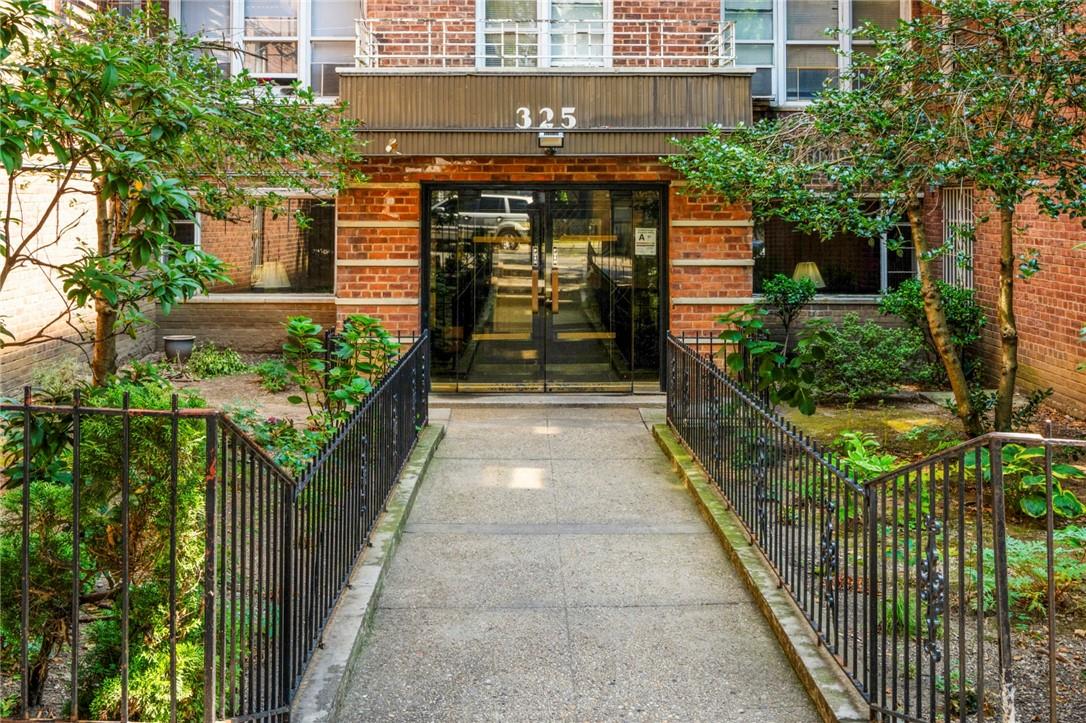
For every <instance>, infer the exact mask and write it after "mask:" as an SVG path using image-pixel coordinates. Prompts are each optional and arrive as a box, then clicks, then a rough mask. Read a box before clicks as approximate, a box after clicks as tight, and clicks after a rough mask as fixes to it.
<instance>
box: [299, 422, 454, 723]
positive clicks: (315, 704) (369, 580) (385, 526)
mask: <svg viewBox="0 0 1086 723" xmlns="http://www.w3.org/2000/svg"><path fill="white" fill-rule="evenodd" d="M444 436H445V425H444V424H433V423H431V425H429V426H427V427H426V428H425V429H423V430H422V432H420V433H419V438H418V441H417V442H416V444H415V449H414V450H413V451H412V452H411V456H410V457H409V458H408V460H407V464H406V465H404V469H403V472H402V473H401V474H400V479H399V480H398V481H397V484H396V487H395V488H394V490H393V493H392V495H390V497H389V499H388V504H387V505H386V506H385V512H384V513H383V514H382V515H381V518H380V519H379V520H378V521H377V524H376V525H375V527H374V532H373V536H372V538H371V539H370V547H369V548H368V549H367V550H366V553H365V554H364V555H363V556H362V557H361V559H359V561H358V562H357V563H356V564H355V567H354V570H352V571H351V577H350V581H349V582H348V584H347V587H346V588H345V589H344V590H343V594H342V595H341V596H340V599H339V601H338V602H337V603H336V608H335V610H334V611H333V612H332V615H331V616H330V617H329V619H328V624H327V625H326V626H325V628H324V634H323V635H322V646H321V647H320V648H318V649H317V651H316V652H315V653H314V654H313V657H312V659H311V660H310V662H309V665H308V666H307V667H306V670H305V674H304V675H303V677H302V682H301V685H299V686H298V692H297V693H296V694H295V696H294V700H293V702H292V703H291V711H290V719H291V721H295V722H296V723H322V722H324V721H334V720H336V716H335V712H336V711H337V710H338V709H339V707H340V703H341V699H342V697H343V693H344V690H343V688H344V686H343V683H344V681H346V680H348V679H349V677H350V671H351V668H352V667H353V665H354V661H355V660H356V659H357V657H358V655H359V653H360V652H361V650H362V646H363V645H364V644H365V639H366V636H367V635H368V634H369V629H370V624H371V623H372V621H373V614H374V612H375V611H376V610H377V602H378V599H379V598H380V596H381V588H382V586H383V585H384V579H385V573H386V572H387V570H388V566H389V563H390V562H391V561H392V556H393V554H395V552H396V548H397V546H398V545H399V542H400V537H401V536H402V535H403V529H404V525H405V524H406V522H407V517H408V515H409V514H410V513H411V508H412V507H413V506H414V504H415V497H416V496H417V495H418V491H419V483H420V481H421V480H422V477H423V475H424V474H425V473H426V469H427V467H429V465H430V461H431V460H432V459H433V457H434V452H435V451H436V450H437V446H438V444H439V443H440V442H441V439H442V437H444Z"/></svg>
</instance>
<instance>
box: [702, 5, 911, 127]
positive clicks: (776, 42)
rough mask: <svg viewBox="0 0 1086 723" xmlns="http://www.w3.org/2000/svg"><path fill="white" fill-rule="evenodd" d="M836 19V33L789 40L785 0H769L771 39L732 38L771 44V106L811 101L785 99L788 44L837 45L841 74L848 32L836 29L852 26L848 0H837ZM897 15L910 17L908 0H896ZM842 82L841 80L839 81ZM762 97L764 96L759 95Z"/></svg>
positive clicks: (722, 16) (849, 44) (846, 59)
mask: <svg viewBox="0 0 1086 723" xmlns="http://www.w3.org/2000/svg"><path fill="white" fill-rule="evenodd" d="M827 1H829V0H827ZM837 1H838V7H837V23H838V29H839V32H838V33H837V35H836V36H827V37H826V38H825V39H819V40H789V39H788V17H787V14H788V9H787V8H788V1H787V0H773V39H772V40H741V39H739V38H736V41H735V42H736V44H738V45H769V44H772V45H773V68H772V71H771V77H772V96H771V98H772V102H773V106H774V107H775V108H781V109H785V110H789V109H801V108H806V107H807V106H808V105H809V104H810V102H811V101H809V100H789V99H788V98H787V88H788V67H787V62H788V47H789V46H800V45H811V46H818V47H821V46H826V45H834V46H836V47H837V48H839V49H840V51H841V52H840V54H839V55H838V57H837V74H838V77H839V78H840V77H843V76H844V73H845V71H846V70H847V69H848V67H849V58H850V56H851V54H852V34H851V33H850V32H840V29H842V28H844V29H850V28H851V27H852V0H837ZM725 6H726V3H725V2H721V3H720V19H721V20H722V21H723V20H725V15H726V7H725ZM898 17H900V18H902V19H904V20H909V19H911V17H912V3H911V2H910V0H898ZM749 67H751V68H755V69H757V68H765V67H768V66H765V65H753V66H749ZM842 82H844V81H842ZM759 97H765V96H759Z"/></svg>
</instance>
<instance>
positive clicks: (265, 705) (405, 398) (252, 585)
mask: <svg viewBox="0 0 1086 723" xmlns="http://www.w3.org/2000/svg"><path fill="white" fill-rule="evenodd" d="M429 364H430V355H429V338H428V336H427V335H426V334H424V335H423V336H422V337H420V338H419V339H418V340H417V341H415V343H414V344H413V345H412V346H411V347H410V349H408V350H406V351H405V353H403V355H402V356H401V357H400V358H399V360H398V361H397V362H396V364H395V366H394V367H393V368H392V369H391V370H390V371H389V372H388V374H386V375H385V376H384V377H383V378H382V379H381V381H380V382H379V383H378V384H377V385H376V388H375V389H374V391H373V392H372V393H371V394H370V395H369V396H368V397H367V398H366V399H365V401H364V402H363V403H362V404H361V405H359V406H358V407H357V408H356V409H355V410H354V411H353V412H352V413H351V415H350V417H349V418H348V419H347V420H345V421H344V422H343V423H342V424H341V425H340V426H339V428H338V430H337V432H336V434H335V436H334V437H333V439H332V440H331V441H330V442H329V443H328V444H327V445H325V447H324V448H323V449H322V451H321V452H320V454H319V455H318V457H317V458H316V459H314V460H313V462H312V463H311V464H310V465H309V466H308V467H307V468H306V469H305V471H304V472H303V473H302V474H301V475H299V476H297V477H295V476H293V475H291V474H289V473H288V472H286V471H285V470H283V469H282V468H280V467H279V466H278V465H276V463H275V462H274V461H273V460H272V458H271V457H269V456H268V454H267V453H266V452H265V451H264V450H263V449H262V448H260V447H259V446H258V445H257V444H256V443H255V442H253V441H252V440H251V439H250V438H249V437H248V436H247V435H246V434H245V433H244V432H243V431H242V430H241V429H240V428H239V427H238V426H237V425H235V424H234V423H233V422H231V421H230V420H229V419H228V418H227V417H225V416H221V415H219V414H218V413H217V412H214V411H211V410H207V409H195V408H185V398H184V397H181V398H180V399H179V398H178V397H177V396H176V395H175V396H173V398H172V400H171V401H170V403H169V407H170V408H169V409H141V408H136V407H137V405H138V404H139V403H140V401H145V400H141V399H130V398H129V394H128V393H124V395H123V398H122V399H120V400H118V401H119V404H118V405H117V406H116V407H106V406H97V407H92V406H85V405H82V404H81V402H80V398H79V396H78V395H76V397H75V399H74V401H73V403H71V404H68V405H46V404H37V403H35V402H34V400H33V399H32V398H31V397H30V394H29V392H27V395H26V397H25V399H24V400H23V403H21V404H5V405H0V411H2V412H3V414H4V415H5V417H6V423H5V425H4V432H3V434H2V435H0V436H3V437H5V439H3V440H2V441H3V442H4V445H3V447H2V448H0V449H2V450H3V451H4V454H5V455H6V457H5V458H4V459H0V463H2V464H0V466H2V467H3V468H4V469H6V470H7V473H6V474H5V479H2V480H0V591H2V600H3V602H2V605H0V666H2V668H0V669H2V670H3V671H4V675H3V680H0V718H7V717H11V718H16V719H65V720H72V719H92V720H120V721H127V720H169V721H178V720H180V721H196V720H205V721H212V720H223V719H235V720H287V719H288V718H289V707H290V701H291V699H292V697H293V695H294V692H295V690H296V689H297V686H298V683H299V682H300V680H301V676H302V673H303V672H304V669H305V666H306V663H307V662H308V661H309V658H310V656H311V655H312V653H313V651H314V650H315V648H316V647H317V646H318V645H319V644H320V637H321V633H322V631H323V629H324V625H325V623H326V622H327V619H328V616H329V615H330V613H331V611H332V608H333V606H334V605H335V602H336V600H337V599H338V597H339V594H340V592H341V591H342V590H343V588H344V586H345V585H346V583H347V580H348V577H349V575H350V572H351V569H352V568H353V566H354V564H355V562H356V560H357V559H358V556H359V555H360V554H361V552H362V550H363V549H364V547H365V545H366V541H367V540H368V538H369V536H370V533H371V532H372V530H373V526H374V523H375V520H376V519H377V516H378V515H379V514H380V512H381V510H382V508H383V505H384V504H385V502H386V500H387V498H388V495H389V493H390V491H391V489H392V486H393V485H394V484H395V482H396V479H397V477H398V476H399V473H400V471H401V470H402V468H403V465H404V464H405V463H406V461H407V458H408V456H409V454H410V452H411V450H412V448H413V446H414V444H415V442H416V440H417V437H418V432H419V430H420V429H421V428H422V426H424V425H425V424H426V422H427V420H428V407H427V392H428V387H429ZM160 401H161V400H160ZM62 677H63V678H64V681H63V683H62V682H61V678H62Z"/></svg>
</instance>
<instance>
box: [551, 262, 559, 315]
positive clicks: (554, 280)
mask: <svg viewBox="0 0 1086 723" xmlns="http://www.w3.org/2000/svg"><path fill="white" fill-rule="evenodd" d="M551 313H552V314H557V313H558V269H551Z"/></svg>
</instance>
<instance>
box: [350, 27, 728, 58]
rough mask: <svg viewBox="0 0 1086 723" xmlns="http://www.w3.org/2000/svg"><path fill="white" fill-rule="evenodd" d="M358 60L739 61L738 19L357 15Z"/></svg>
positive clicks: (356, 39)
mask: <svg viewBox="0 0 1086 723" xmlns="http://www.w3.org/2000/svg"><path fill="white" fill-rule="evenodd" d="M355 62H356V64H357V65H358V67H360V68H397V67H415V68H420V67H425V68H475V67H479V68H522V69H523V68H545V67H590V68H591V67H632V68H637V67H658V68H674V67H703V68H706V67H708V68H722V67H728V66H731V65H734V64H735V27H734V24H733V23H731V22H730V21H721V20H719V19H717V20H712V19H703V20H676V19H666V18H660V19H644V18H629V19H626V18H614V19H609V20H575V21H567V20H546V19H542V20H475V19H474V18H471V19H467V18H364V19H358V20H356V21H355Z"/></svg>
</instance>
